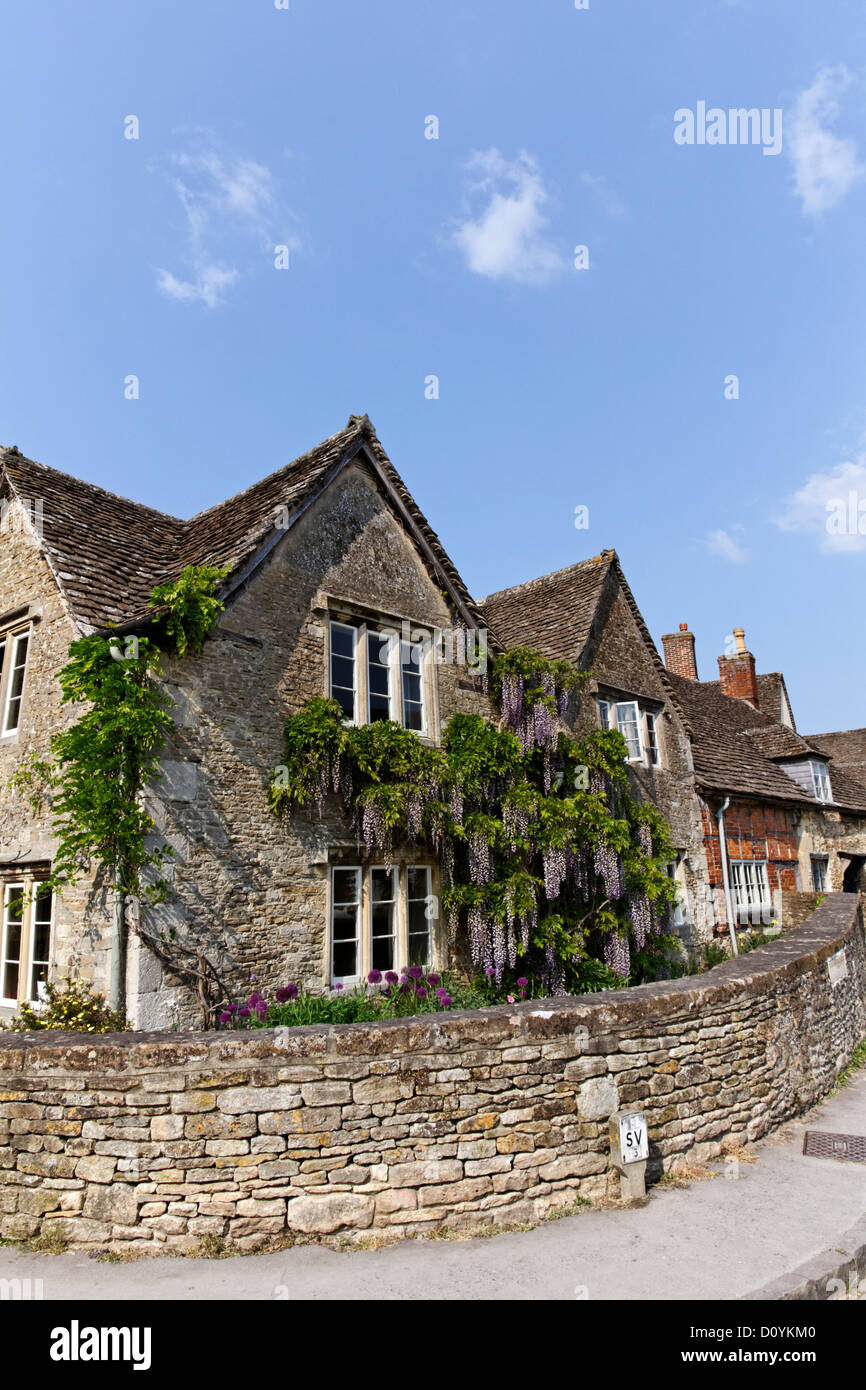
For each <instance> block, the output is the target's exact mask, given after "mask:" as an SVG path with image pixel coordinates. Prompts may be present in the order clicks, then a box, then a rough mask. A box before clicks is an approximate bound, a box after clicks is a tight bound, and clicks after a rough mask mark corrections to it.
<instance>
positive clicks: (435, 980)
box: [427, 975, 440, 989]
mask: <svg viewBox="0 0 866 1390" xmlns="http://www.w3.org/2000/svg"><path fill="white" fill-rule="evenodd" d="M439 980H440V977H439V976H438V975H428V976H427V983H428V985H432V986H433V988H434V989H435V988H436V986H437V985H438V984H439Z"/></svg>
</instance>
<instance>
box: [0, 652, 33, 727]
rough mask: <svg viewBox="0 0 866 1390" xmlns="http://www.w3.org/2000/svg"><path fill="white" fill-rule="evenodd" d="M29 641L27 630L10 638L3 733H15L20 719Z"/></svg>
mask: <svg viewBox="0 0 866 1390" xmlns="http://www.w3.org/2000/svg"><path fill="white" fill-rule="evenodd" d="M29 641H30V634H29V633H27V632H21V633H19V634H18V636H17V637H14V638H13V639H12V657H11V665H10V667H9V683H8V685H7V687H6V714H5V716H4V719H3V732H4V734H13V733H15V731H16V729H17V728H18V725H19V723H20V721H21V696H22V693H23V690H24V670H25V667H26V665H27V647H28V644H29Z"/></svg>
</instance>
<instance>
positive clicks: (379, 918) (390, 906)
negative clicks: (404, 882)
mask: <svg viewBox="0 0 866 1390" xmlns="http://www.w3.org/2000/svg"><path fill="white" fill-rule="evenodd" d="M396 879H397V871H396V869H371V870H370V911H371V914H372V923H371V928H372V943H371V951H370V959H371V961H372V965H373V969H374V970H382V971H385V970H393V969H394V960H395V958H396V952H395V949H394V947H395V939H394V938H395V929H396V907H397V884H396Z"/></svg>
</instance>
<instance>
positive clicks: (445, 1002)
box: [439, 994, 454, 1009]
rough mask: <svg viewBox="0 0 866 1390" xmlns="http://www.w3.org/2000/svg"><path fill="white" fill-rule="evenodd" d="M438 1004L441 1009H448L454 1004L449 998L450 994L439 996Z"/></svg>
mask: <svg viewBox="0 0 866 1390" xmlns="http://www.w3.org/2000/svg"><path fill="white" fill-rule="evenodd" d="M439 1003H440V1004H441V1005H442V1008H443V1009H450V1008H451V1005H452V1004H453V1003H454V1000H453V999H452V998H451V995H450V994H440V995H439Z"/></svg>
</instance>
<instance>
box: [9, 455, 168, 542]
mask: <svg viewBox="0 0 866 1390" xmlns="http://www.w3.org/2000/svg"><path fill="white" fill-rule="evenodd" d="M10 454H11V456H12V459H13V460H16V459H20V460H21V462H22V463H24V464H27V465H28V466H29V467H30V468H39V469H41V470H42V472H43V473H50V474H51V475H52V476H53V477H55V478H64V479H65V480H66V481H67V482H70V483H75V485H76V487H80V488H85V489H86V490H87V491H88V492H98V493H99V494H100V495H101V496H102V497H110V498H112V499H113V500H114V501H115V502H123V503H124V505H125V506H127V507H135V508H136V509H137V510H138V511H141V512H147V513H148V514H149V515H150V516H158V517H160V518H161V519H162V520H163V521H171V522H173V523H174V524H175V525H176V526H184V525H186V522H185V521H184V519H183V517H180V516H172V514H171V512H161V511H160V510H159V508H158V507H151V506H149V505H148V503H147V502H136V500H135V498H134V497H124V495H123V493H121V492H112V491H111V489H110V488H107V487H101V486H100V484H99V483H89V482H87V480H86V478H78V477H76V475H75V474H74V473H66V472H64V470H63V469H62V468H52V467H51V465H50V464H47V463H40V462H39V460H38V459H32V458H28V456H27V455H26V454H22V453H21V451H20V449H14V448H10V447H9V446H8V445H5V444H0V456H2V457H0V464H3V465H4V466H5V465H6V463H7V461H8V456H9V455H10Z"/></svg>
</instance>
